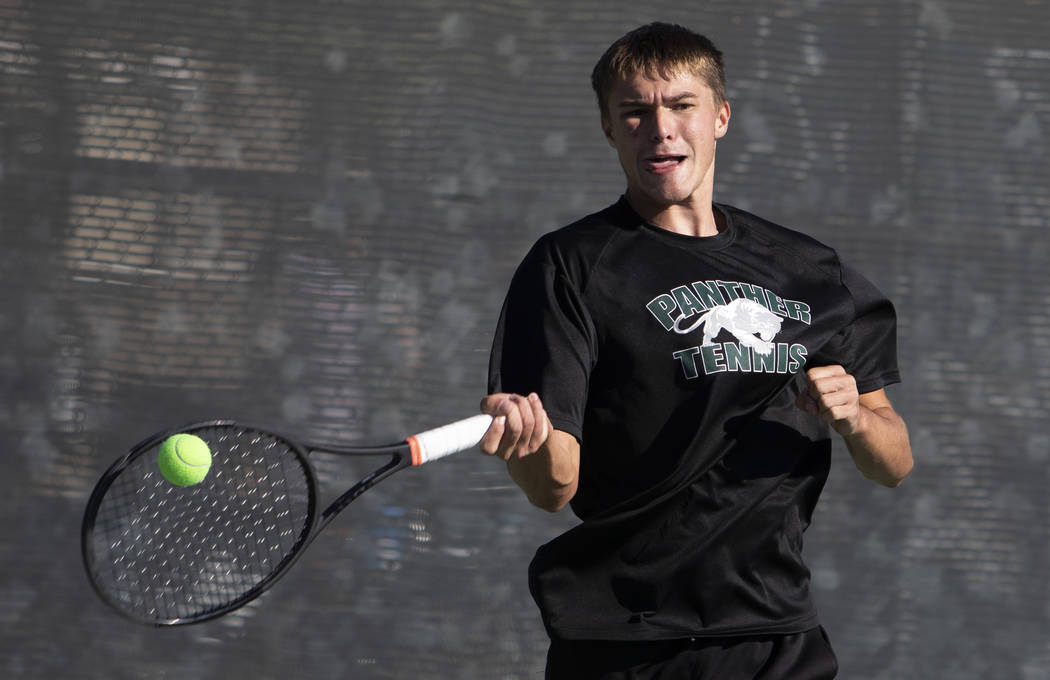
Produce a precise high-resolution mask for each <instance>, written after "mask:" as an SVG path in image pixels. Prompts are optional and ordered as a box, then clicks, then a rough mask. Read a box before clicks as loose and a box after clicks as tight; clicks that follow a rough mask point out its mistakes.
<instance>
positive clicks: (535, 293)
mask: <svg viewBox="0 0 1050 680" xmlns="http://www.w3.org/2000/svg"><path fill="white" fill-rule="evenodd" d="M595 347H596V343H595V333H594V327H593V325H592V322H591V317H590V315H589V314H588V311H587V308H586V306H585V304H584V301H583V298H582V294H581V292H580V290H579V288H578V284H576V283H575V282H574V281H573V280H572V277H571V276H570V274H569V272H568V271H566V267H565V266H564V263H563V262H562V260H561V258H559V257H557V256H556V252H555V251H554V250H553V246H552V244H551V243H550V241H549V239H541V241H540V242H539V243H537V244H536V246H534V247H533V249H532V250H531V251H530V252H529V254H528V255H527V256H526V257H525V259H524V260H523V261H522V263H521V265H519V267H518V269H517V271H516V272H515V274H514V278H513V280H512V281H511V285H510V289H509V291H508V293H507V297H506V300H505V301H504V304H503V310H502V312H501V314H500V318H499V323H498V325H497V327H496V333H495V338H494V340H493V345H492V354H491V356H490V358H489V381H488V388H489V392H490V393H494V392H511V393H516V394H529V393H530V392H536V393H537V394H538V395H539V396H540V399H542V400H543V405H544V408H545V410H546V411H547V415H548V417H549V418H550V419H551V423H552V424H553V425H554V427H555V428H557V429H559V430H562V431H564V432H568V433H569V434H571V435H573V436H574V437H576V438H577V440H582V432H583V414H584V409H585V407H586V404H587V387H588V378H589V376H590V372H591V369H592V367H593V366H594V362H595Z"/></svg>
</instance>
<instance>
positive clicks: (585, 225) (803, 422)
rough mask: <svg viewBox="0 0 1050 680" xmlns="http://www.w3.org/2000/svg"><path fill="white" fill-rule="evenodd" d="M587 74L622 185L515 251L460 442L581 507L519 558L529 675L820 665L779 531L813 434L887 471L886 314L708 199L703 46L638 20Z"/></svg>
mask: <svg viewBox="0 0 1050 680" xmlns="http://www.w3.org/2000/svg"><path fill="white" fill-rule="evenodd" d="M592 84H593V87H594V91H595V93H596V95H597V99H598V107H599V110H600V113H601V127H602V131H603V132H604V133H605V137H606V139H607V140H608V142H609V144H610V145H611V146H612V147H613V148H614V149H615V150H616V153H617V154H618V156H619V160H620V164H621V165H622V166H623V171H624V174H625V175H626V179H627V189H626V193H625V194H624V195H623V196H622V197H621V198H620V199H619V200H618V201H617V202H616V203H614V204H613V205H611V206H609V207H607V208H605V209H604V210H601V211H599V212H596V213H594V214H592V215H588V216H587V217H584V218H583V219H581V220H579V221H577V222H575V223H574V224H571V225H569V226H567V227H565V228H563V229H560V230H558V231H555V232H553V233H550V234H547V235H546V236H544V237H542V238H541V239H540V240H539V241H538V242H537V243H536V244H535V246H534V247H533V248H532V250H531V251H530V252H529V253H528V255H527V256H526V257H525V259H524V261H523V262H522V263H521V265H520V266H519V268H518V270H517V272H516V274H515V275H514V278H513V281H512V283H511V285H510V290H509V292H508V294H507V298H506V302H505V304H504V308H503V311H502V314H501V316H500V319H499V323H498V326H497V329H496V334H495V341H494V344H493V349H492V356H491V364H490V377H489V391H490V394H489V395H488V396H487V397H486V398H485V399H483V400H482V404H481V409H482V411H484V412H485V413H488V414H491V415H493V416H496V418H495V420H494V421H493V425H492V426H491V428H490V429H489V431H488V432H487V433H486V435H485V438H484V439H483V440H482V445H481V447H482V450H483V451H484V452H485V453H487V454H490V455H495V456H499V457H500V458H503V459H505V460H506V462H507V465H508V468H509V472H510V475H511V477H512V478H513V479H514V481H515V482H516V483H517V484H518V485H519V486H520V487H521V488H522V489H523V490H524V492H525V493H526V494H527V496H528V498H529V499H530V500H531V501H532V502H533V503H534V504H535V505H537V506H539V507H541V508H544V509H546V510H550V511H556V510H559V509H561V508H563V507H564V506H565V505H567V504H571V507H572V509H573V511H574V512H575V513H576V514H577V515H578V516H579V517H580V519H581V520H582V522H581V523H580V524H579V525H577V526H576V527H574V528H573V529H571V530H569V531H568V532H566V533H565V534H563V535H561V536H559V537H558V538H556V539H555V540H553V541H551V542H550V543H548V544H546V545H544V546H542V547H540V548H539V550H538V551H537V553H536V556H535V558H534V560H533V561H532V564H531V565H530V568H529V583H530V588H531V592H532V594H533V597H534V598H535V600H536V602H537V604H538V606H539V609H540V612H541V614H542V618H543V622H544V625H545V626H546V629H547V632H548V633H549V635H550V637H551V645H550V649H549V652H548V658H547V677H548V678H553V679H558V680H561V679H566V680H586V679H589V678H603V679H612V678H624V679H626V678H673V679H679V678H717V679H718V680H735V679H738V678H739V679H742V678H749V679H750V678H763V679H774V678H785V679H791V680H806V679H817V678H832V677H834V676H835V675H836V673H837V661H836V658H835V654H834V652H833V651H832V648H831V646H830V644H829V642H828V638H827V636H826V634H825V632H824V630H823V628H822V627H821V626H820V622H819V620H818V617H817V612H816V610H815V608H814V604H813V600H812V598H811V595H810V590H809V582H810V574H809V571H808V569H807V567H806V565H805V564H804V563H803V560H802V534H803V531H804V530H805V529H806V528H807V527H808V525H809V523H810V520H811V518H812V515H813V509H814V506H815V505H816V502H817V498H818V497H819V496H820V492H821V489H822V488H823V486H824V483H825V480H826V479H827V475H828V471H829V468H830V464H831V448H832V442H831V434H830V433H831V430H834V432H836V433H837V434H838V435H839V436H841V437H842V438H843V439H844V440H845V443H846V447H847V449H848V451H849V453H850V455H851V457H852V459H853V461H854V463H855V464H856V466H857V467H858V468H859V469H860V471H861V473H863V474H864V475H865V476H866V477H868V478H870V479H872V480H874V481H876V482H878V483H880V484H883V485H885V486H887V487H895V486H897V485H898V484H900V482H901V481H902V480H903V479H904V478H905V476H906V475H907V474H908V473H909V471H910V470H911V467H912V454H911V447H910V445H909V442H908V435H907V430H906V427H905V424H904V422H903V420H902V419H901V418H900V416H898V414H897V413H896V412H895V411H894V409H893V406H892V405H891V403H890V400H889V399H888V398H887V396H886V393H885V392H884V388H885V387H886V386H887V385H890V384H892V383H895V382H897V381H898V380H899V373H898V369H897V359H896V338H895V336H896V320H895V313H894V309H893V306H892V305H891V303H890V301H889V300H887V299H886V298H885V297H884V296H883V295H882V294H881V293H880V292H879V291H878V290H877V289H876V287H875V286H873V285H872V284H871V283H869V282H868V281H867V280H866V279H865V278H864V277H863V276H861V275H860V274H859V273H857V272H856V271H855V270H853V269H851V268H850V267H849V266H848V265H846V264H844V263H843V262H842V261H841V260H840V259H839V257H838V255H837V254H836V252H835V251H834V250H832V249H831V248H829V247H827V246H825V245H823V244H821V243H819V242H817V241H816V240H814V239H812V238H810V237H808V236H806V235H804V234H802V233H799V232H796V231H793V230H790V229H787V228H785V227H782V226H778V225H776V224H774V223H772V222H769V221H767V220H764V219H762V218H760V217H757V216H755V215H752V214H749V213H747V212H744V211H742V210H739V209H737V208H734V207H732V206H729V205H725V204H722V203H714V202H713V187H714V169H715V148H716V146H717V143H718V140H719V139H721V138H722V137H723V136H724V135H725V134H726V132H727V130H728V127H729V118H730V107H729V102H728V101H727V100H726V94H725V77H724V72H723V61H722V54H721V52H719V50H718V49H716V47H715V46H714V45H713V44H712V43H711V41H710V40H708V39H707V38H705V37H703V36H701V35H698V34H696V33H694V32H692V31H690V30H688V29H685V28H682V27H680V26H675V25H669V24H662V23H654V24H650V25H646V26H642V27H640V28H638V29H636V30H634V31H631V32H630V33H628V34H627V35H625V36H623V37H622V38H620V39H619V40H617V41H616V42H615V43H614V44H613V45H612V46H611V47H610V48H609V49H608V51H607V52H606V53H605V54H604V55H603V56H602V57H601V59H600V60H599V61H598V63H597V65H596V67H595V68H594V71H593V74H592ZM857 521H858V523H861V524H863V522H864V518H863V516H861V517H859V518H858V520H857Z"/></svg>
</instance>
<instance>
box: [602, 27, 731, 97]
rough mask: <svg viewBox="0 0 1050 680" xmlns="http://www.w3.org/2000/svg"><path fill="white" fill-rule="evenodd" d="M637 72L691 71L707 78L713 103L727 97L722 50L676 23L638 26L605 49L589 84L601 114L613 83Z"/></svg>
mask: <svg viewBox="0 0 1050 680" xmlns="http://www.w3.org/2000/svg"><path fill="white" fill-rule="evenodd" d="M638 73H641V74H644V75H645V76H647V77H650V78H657V77H660V78H672V77H674V76H676V75H679V74H681V73H690V74H693V75H696V76H698V77H700V78H702V79H703V80H704V81H705V82H706V84H707V86H708V87H710V88H711V92H712V93H714V97H715V103H716V104H719V105H720V104H721V103H722V102H724V101H725V100H726V76H725V66H724V64H723V62H722V53H721V52H720V51H719V50H718V48H717V47H715V45H714V43H712V42H711V41H710V40H708V39H707V38H706V37H704V36H702V35H700V34H699V33H695V32H693V31H691V30H689V29H688V28H684V27H682V26H679V25H677V24H666V23H661V22H654V23H651V24H646V25H645V26H640V27H638V28H636V29H634V30H633V31H631V32H630V33H628V34H626V35H624V36H623V37H622V38H620V39H619V40H617V41H616V42H614V43H613V44H612V45H611V46H610V47H609V49H607V50H606V51H605V54H603V55H602V58H601V59H599V60H598V63H597V64H595V66H594V70H593V71H592V72H591V86H592V87H593V88H594V94H595V95H596V96H597V97H598V108H599V109H601V112H602V116H603V117H608V115H609V94H610V93H611V92H612V89H613V87H614V86H615V85H616V83H617V82H618V81H622V80H627V79H628V78H631V77H633V76H634V75H636V74H638Z"/></svg>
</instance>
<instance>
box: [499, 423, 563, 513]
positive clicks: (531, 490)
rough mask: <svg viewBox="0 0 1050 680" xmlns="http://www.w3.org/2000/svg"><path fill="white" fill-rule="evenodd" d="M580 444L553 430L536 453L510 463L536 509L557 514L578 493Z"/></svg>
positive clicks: (508, 462) (513, 475) (515, 481)
mask: <svg viewBox="0 0 1050 680" xmlns="http://www.w3.org/2000/svg"><path fill="white" fill-rule="evenodd" d="M579 461H580V458H579V443H578V442H577V441H576V438H575V437H573V436H572V435H570V434H568V433H566V432H562V431H560V430H552V431H551V434H550V436H549V437H548V438H547V441H546V442H545V443H544V444H543V445H542V446H541V447H540V448H539V449H538V450H537V451H536V452H535V453H532V454H529V455H528V456H524V457H520V458H511V459H509V460H508V461H507V470H508V472H509V473H510V477H511V479H513V480H514V483H515V484H517V485H518V486H519V487H521V490H522V491H524V492H525V495H526V496H527V497H528V499H529V501H530V502H531V503H532V504H533V505H535V506H536V507H539V508H542V509H544V510H547V511H548V512H556V511H558V510H561V509H562V508H564V507H565V506H566V505H567V504H568V503H569V501H570V500H572V497H573V496H574V495H575V494H576V486H577V483H578V481H579V472H580V463H579Z"/></svg>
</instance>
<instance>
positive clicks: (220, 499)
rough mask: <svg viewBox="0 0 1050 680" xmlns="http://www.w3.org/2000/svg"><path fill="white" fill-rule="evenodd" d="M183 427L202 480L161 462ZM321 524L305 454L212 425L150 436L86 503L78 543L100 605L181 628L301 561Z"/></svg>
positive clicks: (272, 439)
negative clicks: (171, 474) (201, 445)
mask: <svg viewBox="0 0 1050 680" xmlns="http://www.w3.org/2000/svg"><path fill="white" fill-rule="evenodd" d="M182 432H185V433H190V434H194V435H196V436H198V437H200V438H201V439H203V440H204V441H205V442H206V443H207V444H208V447H209V448H210V449H211V453H212V465H211V469H210V470H209V472H208V475H207V477H205V479H204V480H203V481H202V482H200V483H199V484H196V485H193V486H188V487H180V486H176V485H174V484H172V483H171V482H169V481H168V480H167V479H165V478H164V476H163V475H162V474H161V472H160V469H159V468H158V466H157V457H158V452H159V448H160V445H161V444H162V443H163V442H164V440H165V439H167V438H168V437H169V436H171V435H173V434H177V433H182ZM317 521H318V484H317V480H316V478H315V476H314V474H313V470H312V468H311V466H310V463H309V461H308V460H307V456H306V453H305V452H304V451H303V449H302V448H301V447H300V446H299V445H298V444H296V443H295V442H293V441H291V440H289V439H286V438H285V437H282V436H280V435H278V434H275V433H272V432H269V431H266V430H262V429H258V428H254V427H251V426H245V425H241V424H238V423H235V422H233V421H223V420H216V421H209V422H205V423H195V424H192V425H186V426H183V427H179V428H174V429H172V430H169V431H166V432H162V433H159V434H157V435H154V436H152V437H150V438H149V439H146V440H145V441H143V442H142V443H140V444H138V445H137V446H135V447H134V448H133V449H132V450H131V451H130V452H129V453H128V454H127V455H125V456H124V457H122V458H121V459H120V460H118V461H117V462H115V463H114V464H113V465H112V466H111V467H110V468H109V470H107V471H106V472H105V474H104V475H103V476H102V478H101V479H100V480H99V482H98V484H97V485H96V486H95V489H94V492H93V493H92V494H91V498H90V499H89V501H88V504H87V509H86V511H85V514H84V522H83V526H82V530H81V548H82V551H83V557H84V565H85V567H86V569H87V573H88V576H89V578H90V580H91V584H92V586H93V587H94V589H95V591H96V592H97V593H98V595H99V596H100V597H101V598H102V599H103V600H104V601H105V602H106V603H107V604H109V605H110V606H112V607H113V608H114V609H116V610H117V611H118V612H120V613H121V614H123V615H125V616H126V617H128V618H130V619H132V620H134V621H137V622H139V623H144V624H148V625H155V626H170V625H180V624H188V623H196V622H200V621H206V620H208V619H212V618H215V617H217V616H220V615H222V614H225V613H226V612H229V611H231V610H233V609H236V608H237V607H240V606H242V605H244V604H246V603H247V602H249V601H251V600H253V599H254V598H256V597H258V596H259V595H260V594H261V593H263V592H264V591H265V590H266V589H267V588H268V587H269V586H270V585H272V584H273V582H274V581H275V580H276V579H277V578H278V577H279V576H280V575H281V574H283V573H284V572H285V571H286V570H287V569H288V567H290V566H291V565H292V563H294V561H295V560H296V558H297V557H298V555H299V554H301V552H302V550H303V548H305V547H306V544H307V543H308V542H309V539H310V536H311V535H312V533H313V530H314V527H315V525H316V523H317Z"/></svg>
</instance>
